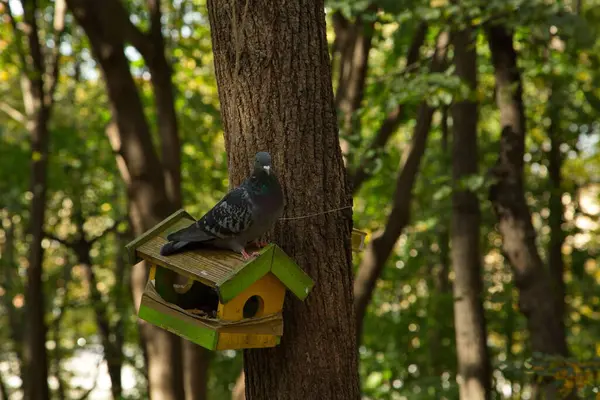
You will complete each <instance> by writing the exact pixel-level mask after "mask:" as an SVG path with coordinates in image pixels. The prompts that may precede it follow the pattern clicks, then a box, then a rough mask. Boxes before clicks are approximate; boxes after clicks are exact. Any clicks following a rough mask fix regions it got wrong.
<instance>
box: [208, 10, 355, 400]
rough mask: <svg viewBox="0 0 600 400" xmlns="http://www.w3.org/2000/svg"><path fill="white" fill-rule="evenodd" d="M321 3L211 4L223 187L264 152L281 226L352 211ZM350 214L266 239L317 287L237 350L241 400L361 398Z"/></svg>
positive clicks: (286, 228)
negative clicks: (275, 340) (257, 343)
mask: <svg viewBox="0 0 600 400" xmlns="http://www.w3.org/2000/svg"><path fill="white" fill-rule="evenodd" d="M323 7H324V5H323V2H322V1H316V2H310V1H306V0H287V1H280V2H275V3H273V2H271V1H267V0H260V1H255V2H253V3H252V6H251V7H248V3H247V2H246V1H244V0H238V1H232V2H224V1H215V0H212V1H209V2H208V11H209V19H210V24H211V34H212V40H213V52H214V58H215V70H216V77H217V84H218V88H219V98H220V101H221V113H222V116H223V122H224V127H225V143H226V149H227V151H228V161H229V168H230V172H231V174H230V182H231V184H232V185H237V184H239V183H240V182H241V181H242V179H243V178H244V177H245V176H247V175H248V173H249V171H250V167H251V165H252V160H253V156H254V154H255V152H256V151H259V150H267V151H270V152H271V153H272V156H273V159H274V166H275V169H276V171H277V173H278V175H279V177H280V180H281V182H282V185H283V188H284V195H285V202H286V208H285V215H284V216H285V217H295V216H301V215H306V214H310V213H315V212H320V211H326V210H331V209H334V208H338V207H343V206H350V205H351V204H352V198H351V195H350V190H349V187H348V184H347V179H346V175H345V170H344V165H343V160H342V154H341V150H340V145H339V138H338V132H337V122H336V116H335V109H334V104H333V91H332V85H331V67H330V59H329V54H328V50H327V40H326V35H325V15H324V9H323ZM351 216H352V213H351V211H350V210H344V211H339V212H336V213H329V214H326V215H320V216H316V217H312V218H310V219H299V220H293V221H287V222H284V221H280V222H279V223H278V224H277V226H276V228H275V231H274V236H273V238H274V239H275V242H276V243H277V244H278V245H280V246H281V247H282V248H283V249H284V250H285V251H286V252H287V253H288V254H289V255H290V256H291V257H293V258H294V259H295V260H296V261H297V262H298V264H299V265H300V266H301V267H302V268H303V269H304V270H305V271H306V272H307V273H308V274H309V275H310V276H311V277H312V278H313V279H314V280H315V282H316V286H315V288H314V290H313V292H312V293H311V294H310V296H309V297H308V298H307V300H306V301H305V302H304V303H301V302H299V301H298V300H297V299H295V298H294V297H293V296H288V297H287V298H286V303H285V310H284V323H285V335H284V337H283V339H282V342H281V344H280V345H279V346H278V347H275V348H272V349H263V350H248V351H245V352H244V364H245V375H246V395H247V397H248V398H250V399H270V400H271V399H281V398H285V399H290V400H294V399H302V400H304V399H318V398H326V399H344V400H348V399H359V397H360V394H359V385H358V365H357V353H356V343H355V335H354V329H355V327H354V311H353V307H352V269H351V261H352V259H351V258H352V254H351V244H350V235H351V228H352V217H351Z"/></svg>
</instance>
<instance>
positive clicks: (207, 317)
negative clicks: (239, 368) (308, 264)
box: [126, 210, 314, 350]
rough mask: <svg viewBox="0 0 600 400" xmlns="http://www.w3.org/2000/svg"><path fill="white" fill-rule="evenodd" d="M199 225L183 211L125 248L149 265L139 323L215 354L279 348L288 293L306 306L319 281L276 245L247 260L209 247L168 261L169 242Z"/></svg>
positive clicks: (186, 252) (176, 255) (174, 255)
mask: <svg viewBox="0 0 600 400" xmlns="http://www.w3.org/2000/svg"><path fill="white" fill-rule="evenodd" d="M193 222H195V220H194V218H192V217H191V216H190V215H189V214H188V213H187V212H185V211H184V210H180V211H177V212H175V213H174V214H172V215H171V216H169V217H168V218H166V219H165V220H164V221H162V222H160V223H159V224H158V225H156V226H155V227H154V228H152V229H151V230H149V231H147V232H145V233H144V234H143V235H141V236H140V237H138V238H136V239H135V240H133V241H132V242H131V243H129V244H128V245H127V246H126V247H127V251H128V255H129V259H130V261H131V262H132V263H137V262H139V261H141V260H145V261H147V262H148V264H149V265H150V274H149V279H148V282H147V284H146V288H145V290H144V294H143V296H142V301H141V305H140V309H139V312H138V317H139V318H141V319H143V320H145V321H147V322H149V323H151V324H153V325H156V326H159V327H161V328H163V329H166V330H168V331H170V332H173V333H175V334H177V335H179V336H181V337H183V338H185V339H188V340H190V341H192V342H194V343H197V344H199V345H201V346H203V347H205V348H207V349H210V350H225V349H242V348H259V347H273V346H276V345H277V344H279V341H280V338H281V336H282V335H283V318H282V309H283V301H284V297H285V293H286V290H289V291H290V292H292V293H293V294H294V295H295V296H296V297H297V298H298V299H300V300H304V299H305V298H306V297H307V296H308V294H309V292H310V290H311V289H312V287H313V285H314V282H313V281H312V279H311V278H310V277H309V276H308V275H306V274H305V273H304V271H303V270H302V269H300V267H299V266H298V265H297V264H296V263H295V262H294V260H292V259H291V258H290V257H289V256H287V255H286V254H285V252H284V251H283V250H282V249H281V248H279V247H278V246H277V245H275V244H269V245H267V246H266V247H264V248H262V249H261V250H260V254H259V255H258V256H257V257H255V258H253V259H250V260H248V261H245V260H244V259H243V258H242V256H241V255H239V254H237V253H234V252H232V251H228V250H218V249H208V248H201V249H193V250H189V251H185V252H182V253H177V254H172V255H169V256H162V255H161V254H160V249H161V247H162V246H163V245H164V244H165V243H167V240H166V237H167V235H168V234H169V233H171V232H175V231H177V230H179V229H181V228H184V227H186V226H189V225H190V224H191V223H193Z"/></svg>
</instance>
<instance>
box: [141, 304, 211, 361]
mask: <svg viewBox="0 0 600 400" xmlns="http://www.w3.org/2000/svg"><path fill="white" fill-rule="evenodd" d="M138 317H139V318H141V319H143V320H144V321H147V322H149V323H151V324H152V325H156V326H158V327H159V328H162V329H165V330H167V331H169V332H172V333H174V334H176V335H178V336H181V337H183V338H184V339H187V340H189V341H192V342H194V343H196V344H199V345H200V346H202V347H204V348H207V349H209V350H215V349H216V348H217V342H218V339H219V334H218V333H217V332H216V331H213V330H211V329H209V328H205V327H202V326H199V325H196V324H192V323H189V322H186V321H183V320H181V319H179V318H177V316H174V315H169V314H165V313H162V312H160V311H158V310H155V309H153V308H150V307H148V306H145V305H141V306H140V311H139V313H138Z"/></svg>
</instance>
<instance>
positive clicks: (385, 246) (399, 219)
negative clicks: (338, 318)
mask: <svg viewBox="0 0 600 400" xmlns="http://www.w3.org/2000/svg"><path fill="white" fill-rule="evenodd" d="M448 41H449V35H448V33H447V32H442V33H441V34H440V35H439V37H438V40H437V49H436V54H435V55H434V58H433V61H432V66H431V69H432V71H434V72H439V71H441V70H442V69H443V68H444V65H445V60H446V48H447V45H448ZM433 112H434V109H433V108H431V107H430V106H429V105H428V104H427V102H426V101H423V102H422V103H421V105H420V106H419V111H418V115H417V124H416V125H415V129H414V133H413V137H412V142H411V144H410V145H409V146H407V148H406V151H405V153H404V155H403V157H402V165H401V167H400V172H399V173H398V179H397V181H396V191H395V192H394V199H393V207H392V212H391V213H390V216H389V218H388V221H387V223H386V226H385V229H384V231H383V233H382V234H380V235H378V236H376V237H374V238H373V240H372V241H371V243H370V245H369V246H368V248H367V250H366V252H365V255H364V257H363V260H362V263H361V265H360V267H359V268H358V272H357V274H356V278H355V281H354V307H355V309H356V318H357V319H356V321H357V322H356V328H357V331H356V334H357V338H360V335H361V332H362V321H363V319H364V316H365V313H366V310H367V306H368V305H369V302H370V301H371V297H372V295H373V290H374V289H375V284H376V283H377V279H379V276H380V275H381V271H382V270H383V267H384V266H385V263H386V261H387V259H388V258H389V256H390V254H391V252H392V250H393V248H394V245H395V244H396V241H397V240H398V237H400V235H401V234H402V231H403V230H404V227H405V226H406V225H407V224H408V222H409V220H410V204H411V200H412V189H413V186H414V183H415V181H416V179H417V174H418V172H419V166H420V163H421V158H422V157H423V154H424V153H425V146H426V144H427V137H428V135H429V129H430V127H431V119H432V117H433Z"/></svg>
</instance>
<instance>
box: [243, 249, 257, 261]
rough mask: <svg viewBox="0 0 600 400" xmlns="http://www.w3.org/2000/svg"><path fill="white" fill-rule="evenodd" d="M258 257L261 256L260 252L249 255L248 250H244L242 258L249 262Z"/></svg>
mask: <svg viewBox="0 0 600 400" xmlns="http://www.w3.org/2000/svg"><path fill="white" fill-rule="evenodd" d="M258 255H260V253H259V252H258V251H253V252H252V253H250V254H248V253H247V252H246V249H242V257H244V260H246V261H248V260H249V259H251V258H254V257H257V256H258Z"/></svg>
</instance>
